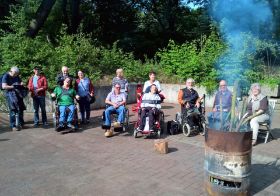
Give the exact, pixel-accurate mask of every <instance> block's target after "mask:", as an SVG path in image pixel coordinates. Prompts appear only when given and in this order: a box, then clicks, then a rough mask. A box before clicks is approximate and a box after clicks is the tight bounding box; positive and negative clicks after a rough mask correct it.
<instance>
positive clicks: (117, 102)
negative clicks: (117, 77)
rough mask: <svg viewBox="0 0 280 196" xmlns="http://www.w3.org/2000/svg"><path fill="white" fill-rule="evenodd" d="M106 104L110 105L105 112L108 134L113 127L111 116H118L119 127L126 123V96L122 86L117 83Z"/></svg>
mask: <svg viewBox="0 0 280 196" xmlns="http://www.w3.org/2000/svg"><path fill="white" fill-rule="evenodd" d="M105 103H106V104H108V105H109V107H107V108H106V110H105V123H104V125H105V128H106V132H107V131H109V130H108V129H110V127H111V114H112V113H117V114H118V120H117V121H118V122H117V124H118V126H121V125H122V124H123V122H124V117H125V104H126V94H125V93H123V92H121V85H120V84H119V83H116V84H115V86H114V90H113V91H112V92H110V93H109V94H108V95H107V98H106V100H105Z"/></svg>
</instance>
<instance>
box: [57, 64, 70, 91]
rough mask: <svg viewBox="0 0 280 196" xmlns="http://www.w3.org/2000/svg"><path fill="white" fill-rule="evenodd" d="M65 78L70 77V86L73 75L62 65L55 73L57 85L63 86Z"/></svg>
mask: <svg viewBox="0 0 280 196" xmlns="http://www.w3.org/2000/svg"><path fill="white" fill-rule="evenodd" d="M65 78H70V79H71V81H70V87H71V88H72V81H73V79H74V77H73V76H72V75H70V74H69V68H68V67H66V66H62V68H61V73H59V74H58V75H57V78H56V81H57V84H58V85H59V86H63V83H64V80H65Z"/></svg>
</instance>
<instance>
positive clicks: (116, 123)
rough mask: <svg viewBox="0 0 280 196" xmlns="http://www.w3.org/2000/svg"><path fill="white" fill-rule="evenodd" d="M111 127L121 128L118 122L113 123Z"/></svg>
mask: <svg viewBox="0 0 280 196" xmlns="http://www.w3.org/2000/svg"><path fill="white" fill-rule="evenodd" d="M113 126H114V128H118V127H121V123H120V122H114V124H113Z"/></svg>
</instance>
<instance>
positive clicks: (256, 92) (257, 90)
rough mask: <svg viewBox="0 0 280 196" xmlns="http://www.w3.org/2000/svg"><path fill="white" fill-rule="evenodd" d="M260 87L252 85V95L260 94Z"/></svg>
mask: <svg viewBox="0 0 280 196" xmlns="http://www.w3.org/2000/svg"><path fill="white" fill-rule="evenodd" d="M260 92H261V91H260V89H259V88H258V87H254V88H253V89H252V94H253V95H254V96H258V95H259V94H260Z"/></svg>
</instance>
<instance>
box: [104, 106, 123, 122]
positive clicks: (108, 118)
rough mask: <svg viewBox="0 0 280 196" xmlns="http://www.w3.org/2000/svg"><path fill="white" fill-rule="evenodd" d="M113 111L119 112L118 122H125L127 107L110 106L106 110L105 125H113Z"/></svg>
mask: <svg viewBox="0 0 280 196" xmlns="http://www.w3.org/2000/svg"><path fill="white" fill-rule="evenodd" d="M113 112H116V113H117V114H118V122H119V123H123V121H124V113H125V107H124V106H123V105H122V106H119V107H118V108H117V109H116V108H114V107H113V106H110V107H108V108H107V109H106V110H105V125H106V126H111V114H112V113H113Z"/></svg>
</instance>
